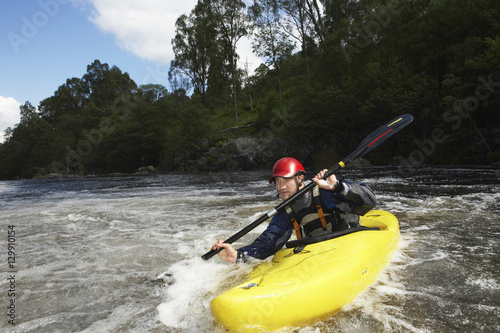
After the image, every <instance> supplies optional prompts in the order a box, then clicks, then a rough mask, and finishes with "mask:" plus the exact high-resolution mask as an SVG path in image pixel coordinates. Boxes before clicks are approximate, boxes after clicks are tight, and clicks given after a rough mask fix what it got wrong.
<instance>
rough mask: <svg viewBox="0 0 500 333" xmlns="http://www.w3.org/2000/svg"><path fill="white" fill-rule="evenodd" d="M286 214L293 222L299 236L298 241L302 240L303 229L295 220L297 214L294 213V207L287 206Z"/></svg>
mask: <svg viewBox="0 0 500 333" xmlns="http://www.w3.org/2000/svg"><path fill="white" fill-rule="evenodd" d="M286 213H287V214H288V217H289V218H290V221H292V225H293V229H294V230H295V234H296V235H297V239H302V228H301V227H300V224H299V223H298V222H297V220H296V219H295V212H294V211H293V209H292V207H290V206H286Z"/></svg>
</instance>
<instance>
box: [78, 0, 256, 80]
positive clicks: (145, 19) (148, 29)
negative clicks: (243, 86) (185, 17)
mask: <svg viewBox="0 0 500 333" xmlns="http://www.w3.org/2000/svg"><path fill="white" fill-rule="evenodd" d="M72 1H73V5H74V6H75V7H79V8H83V9H86V10H88V11H90V12H91V13H92V14H91V17H89V19H90V21H92V22H93V23H94V24H95V25H96V27H97V28H98V29H100V30H101V31H103V32H106V33H109V34H112V35H113V36H114V37H115V39H116V43H117V45H118V46H119V47H121V48H122V49H124V50H126V51H128V52H131V53H132V54H135V55H136V56H138V57H139V58H141V59H145V60H150V61H154V62H156V63H160V64H170V61H171V60H173V59H174V53H173V51H172V44H171V41H172V39H173V38H174V36H175V22H176V21H177V19H178V18H179V16H181V15H182V14H189V13H190V12H191V11H192V10H193V9H194V7H195V5H196V3H197V2H198V0H167V1H165V0H142V1H137V0H87V1H88V3H87V4H88V5H89V6H90V7H92V8H90V9H89V7H88V6H86V5H85V3H84V2H83V1H84V0H72ZM238 53H239V55H240V67H244V63H245V62H246V60H247V59H248V63H249V66H248V67H249V70H250V72H253V70H254V69H255V68H257V67H258V66H259V65H260V63H262V60H260V58H258V57H257V56H255V55H254V54H253V53H252V47H251V43H250V41H249V40H248V39H247V38H243V39H242V40H241V41H240V43H239V44H238Z"/></svg>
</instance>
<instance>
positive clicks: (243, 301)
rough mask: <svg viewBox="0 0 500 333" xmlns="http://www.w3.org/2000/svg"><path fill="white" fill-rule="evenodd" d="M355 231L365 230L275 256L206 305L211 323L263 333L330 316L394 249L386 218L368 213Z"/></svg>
mask: <svg viewBox="0 0 500 333" xmlns="http://www.w3.org/2000/svg"><path fill="white" fill-rule="evenodd" d="M361 225H362V226H364V227H367V228H366V229H368V228H371V230H361V231H357V232H351V233H349V234H346V235H343V236H340V237H337V238H333V239H330V240H326V241H321V242H318V243H313V244H308V245H305V247H304V246H303V245H302V246H301V248H300V247H296V248H295V249H294V248H286V249H282V250H280V251H278V252H277V253H276V254H275V255H274V258H273V260H272V261H271V262H265V263H262V264H260V265H259V266H257V268H256V269H255V270H254V271H253V272H252V273H251V274H250V277H249V278H248V279H247V280H246V281H245V282H244V283H242V284H241V285H239V286H236V287H234V288H232V289H230V290H228V291H227V292H225V293H223V294H222V295H219V296H217V297H215V298H214V299H213V300H212V301H211V303H210V307H211V309H212V313H213V315H214V317H215V319H216V320H217V321H218V322H219V323H220V324H221V325H222V326H224V327H226V328H227V329H229V330H230V331H231V332H265V331H276V330H280V329H284V328H292V327H293V328H295V327H302V326H307V325H310V324H312V323H314V322H317V321H320V320H322V319H325V318H328V317H330V316H332V315H333V314H335V313H336V312H338V311H339V310H340V309H342V307H343V306H345V305H346V304H347V303H349V302H351V301H352V300H353V299H354V298H355V297H356V296H357V295H358V294H359V293H360V292H361V291H363V290H364V289H366V288H367V287H368V286H369V285H371V284H372V283H373V282H375V281H376V280H377V278H378V277H379V275H380V272H381V271H382V269H384V267H386V266H387V264H388V263H389V261H390V260H391V258H392V254H393V253H394V250H396V248H397V247H398V245H399V224H398V220H397V219H396V217H395V216H394V215H392V214H391V213H388V212H385V211H380V210H372V211H370V212H368V213H367V214H366V215H365V216H362V217H361ZM376 228H379V229H380V230H374V229H376ZM348 230H350V231H352V230H353V229H348Z"/></svg>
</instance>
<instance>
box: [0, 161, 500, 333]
mask: <svg viewBox="0 0 500 333" xmlns="http://www.w3.org/2000/svg"><path fill="white" fill-rule="evenodd" d="M308 176H309V178H310V175H308ZM340 177H345V178H347V179H352V180H357V181H362V182H365V183H367V184H368V185H370V186H371V187H372V188H373V190H374V191H375V193H376V194H377V197H378V200H379V204H378V206H377V208H378V209H384V210H388V211H390V212H392V213H393V214H394V215H396V217H398V219H399V221H400V227H401V243H400V248H399V250H397V251H396V252H395V254H394V257H393V260H392V261H391V263H390V264H389V266H388V267H387V268H386V269H385V270H384V271H383V272H382V274H381V276H380V278H379V280H378V281H377V282H376V283H375V284H373V285H372V286H371V287H369V288H368V289H367V290H365V291H364V292H363V293H361V294H360V295H359V296H358V297H357V298H356V299H355V300H354V301H353V302H352V303H350V304H349V305H347V306H346V307H345V308H344V309H343V310H342V311H341V312H339V313H338V314H337V315H335V316H333V317H331V318H329V319H327V320H325V321H322V322H319V323H316V324H314V325H311V326H309V327H305V328H300V329H296V330H294V331H293V332H298V333H309V332H315V333H316V332H457V331H460V332H499V331H500V257H499V256H500V250H499V248H500V170H493V169H466V168H464V169H457V168H454V169H453V168H423V169H421V170H418V171H417V172H415V173H414V174H411V175H405V176H404V177H403V176H400V175H399V174H398V172H397V169H390V168H370V169H358V170H354V169H353V170H343V171H342V173H341V174H340ZM278 203H279V201H278V200H277V199H276V194H275V190H274V188H273V186H272V185H269V184H268V182H267V172H245V173H231V174H227V173H217V174H210V175H209V174H206V175H179V174H172V175H153V176H127V177H114V178H113V177H108V178H98V177H95V178H79V179H52V180H26V181H3V182H0V212H1V217H2V218H1V225H0V234H1V235H2V236H1V237H2V239H3V240H2V242H1V243H2V244H3V245H2V250H1V251H0V254H1V255H0V262H1V265H2V267H3V268H2V277H1V280H0V281H1V282H0V304H1V308H2V309H3V310H2V311H1V312H0V316H1V318H0V331H4V332H5V331H7V332H37V333H39V332H48V333H54V332H89V333H90V332H92V333H94V332H117V333H118V332H120V333H121V332H154V333H162V332H193V333H199V332H224V329H222V328H221V327H220V326H218V324H217V323H216V322H215V321H214V319H213V317H212V315H211V313H210V308H209V303H210V300H211V299H212V298H213V297H214V296H216V295H217V294H219V293H221V292H222V291H224V290H226V289H228V288H230V287H231V286H232V285H235V284H237V283H238V282H241V281H243V279H244V278H245V276H246V275H247V274H248V273H249V272H250V271H251V269H252V267H253V266H252V264H227V263H225V262H222V261H221V260H220V259H219V258H217V257H214V258H212V259H210V260H208V261H203V260H202V259H201V258H200V256H201V255H202V254H204V253H205V252H207V251H208V250H209V248H210V246H211V245H212V243H214V242H215V241H216V240H217V239H219V238H221V239H226V238H228V237H229V236H231V235H233V234H234V233H236V232H237V231H239V230H240V229H241V228H243V227H244V226H245V225H247V224H249V223H251V222H252V221H254V220H255V219H257V218H258V217H259V216H260V215H262V214H263V213H265V212H266V211H268V210H269V209H270V208H272V207H274V206H275V205H277V204H278ZM265 227H266V223H264V224H262V225H261V226H259V227H257V228H256V229H255V230H254V231H252V232H251V233H250V234H248V235H246V236H244V237H243V238H242V239H240V241H238V242H237V243H236V246H237V247H238V246H241V245H244V244H248V243H249V242H251V241H252V240H253V239H254V238H255V237H257V236H258V234H259V233H260V232H262V231H263V230H264V229H265ZM12 231H13V232H12ZM9 232H11V234H10V235H11V237H10V238H9ZM12 236H13V237H12ZM8 243H10V245H11V248H10V250H11V253H10V254H9V252H8V251H9V248H8ZM9 257H10V258H9ZM13 257H15V262H13V260H14V259H13ZM9 263H10V265H11V266H10V267H9V266H8V265H9ZM9 321H10V323H9Z"/></svg>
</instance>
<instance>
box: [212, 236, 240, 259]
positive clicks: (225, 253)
mask: <svg viewBox="0 0 500 333" xmlns="http://www.w3.org/2000/svg"><path fill="white" fill-rule="evenodd" d="M220 248H223V250H222V251H220V252H219V253H217V255H218V256H219V258H221V259H222V260H224V261H227V262H236V259H237V257H238V252H237V251H236V250H235V249H234V247H233V246H232V245H231V244H229V243H224V241H223V240H222V239H219V241H218V242H217V243H216V244H214V245H213V246H212V250H218V249H220Z"/></svg>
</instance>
